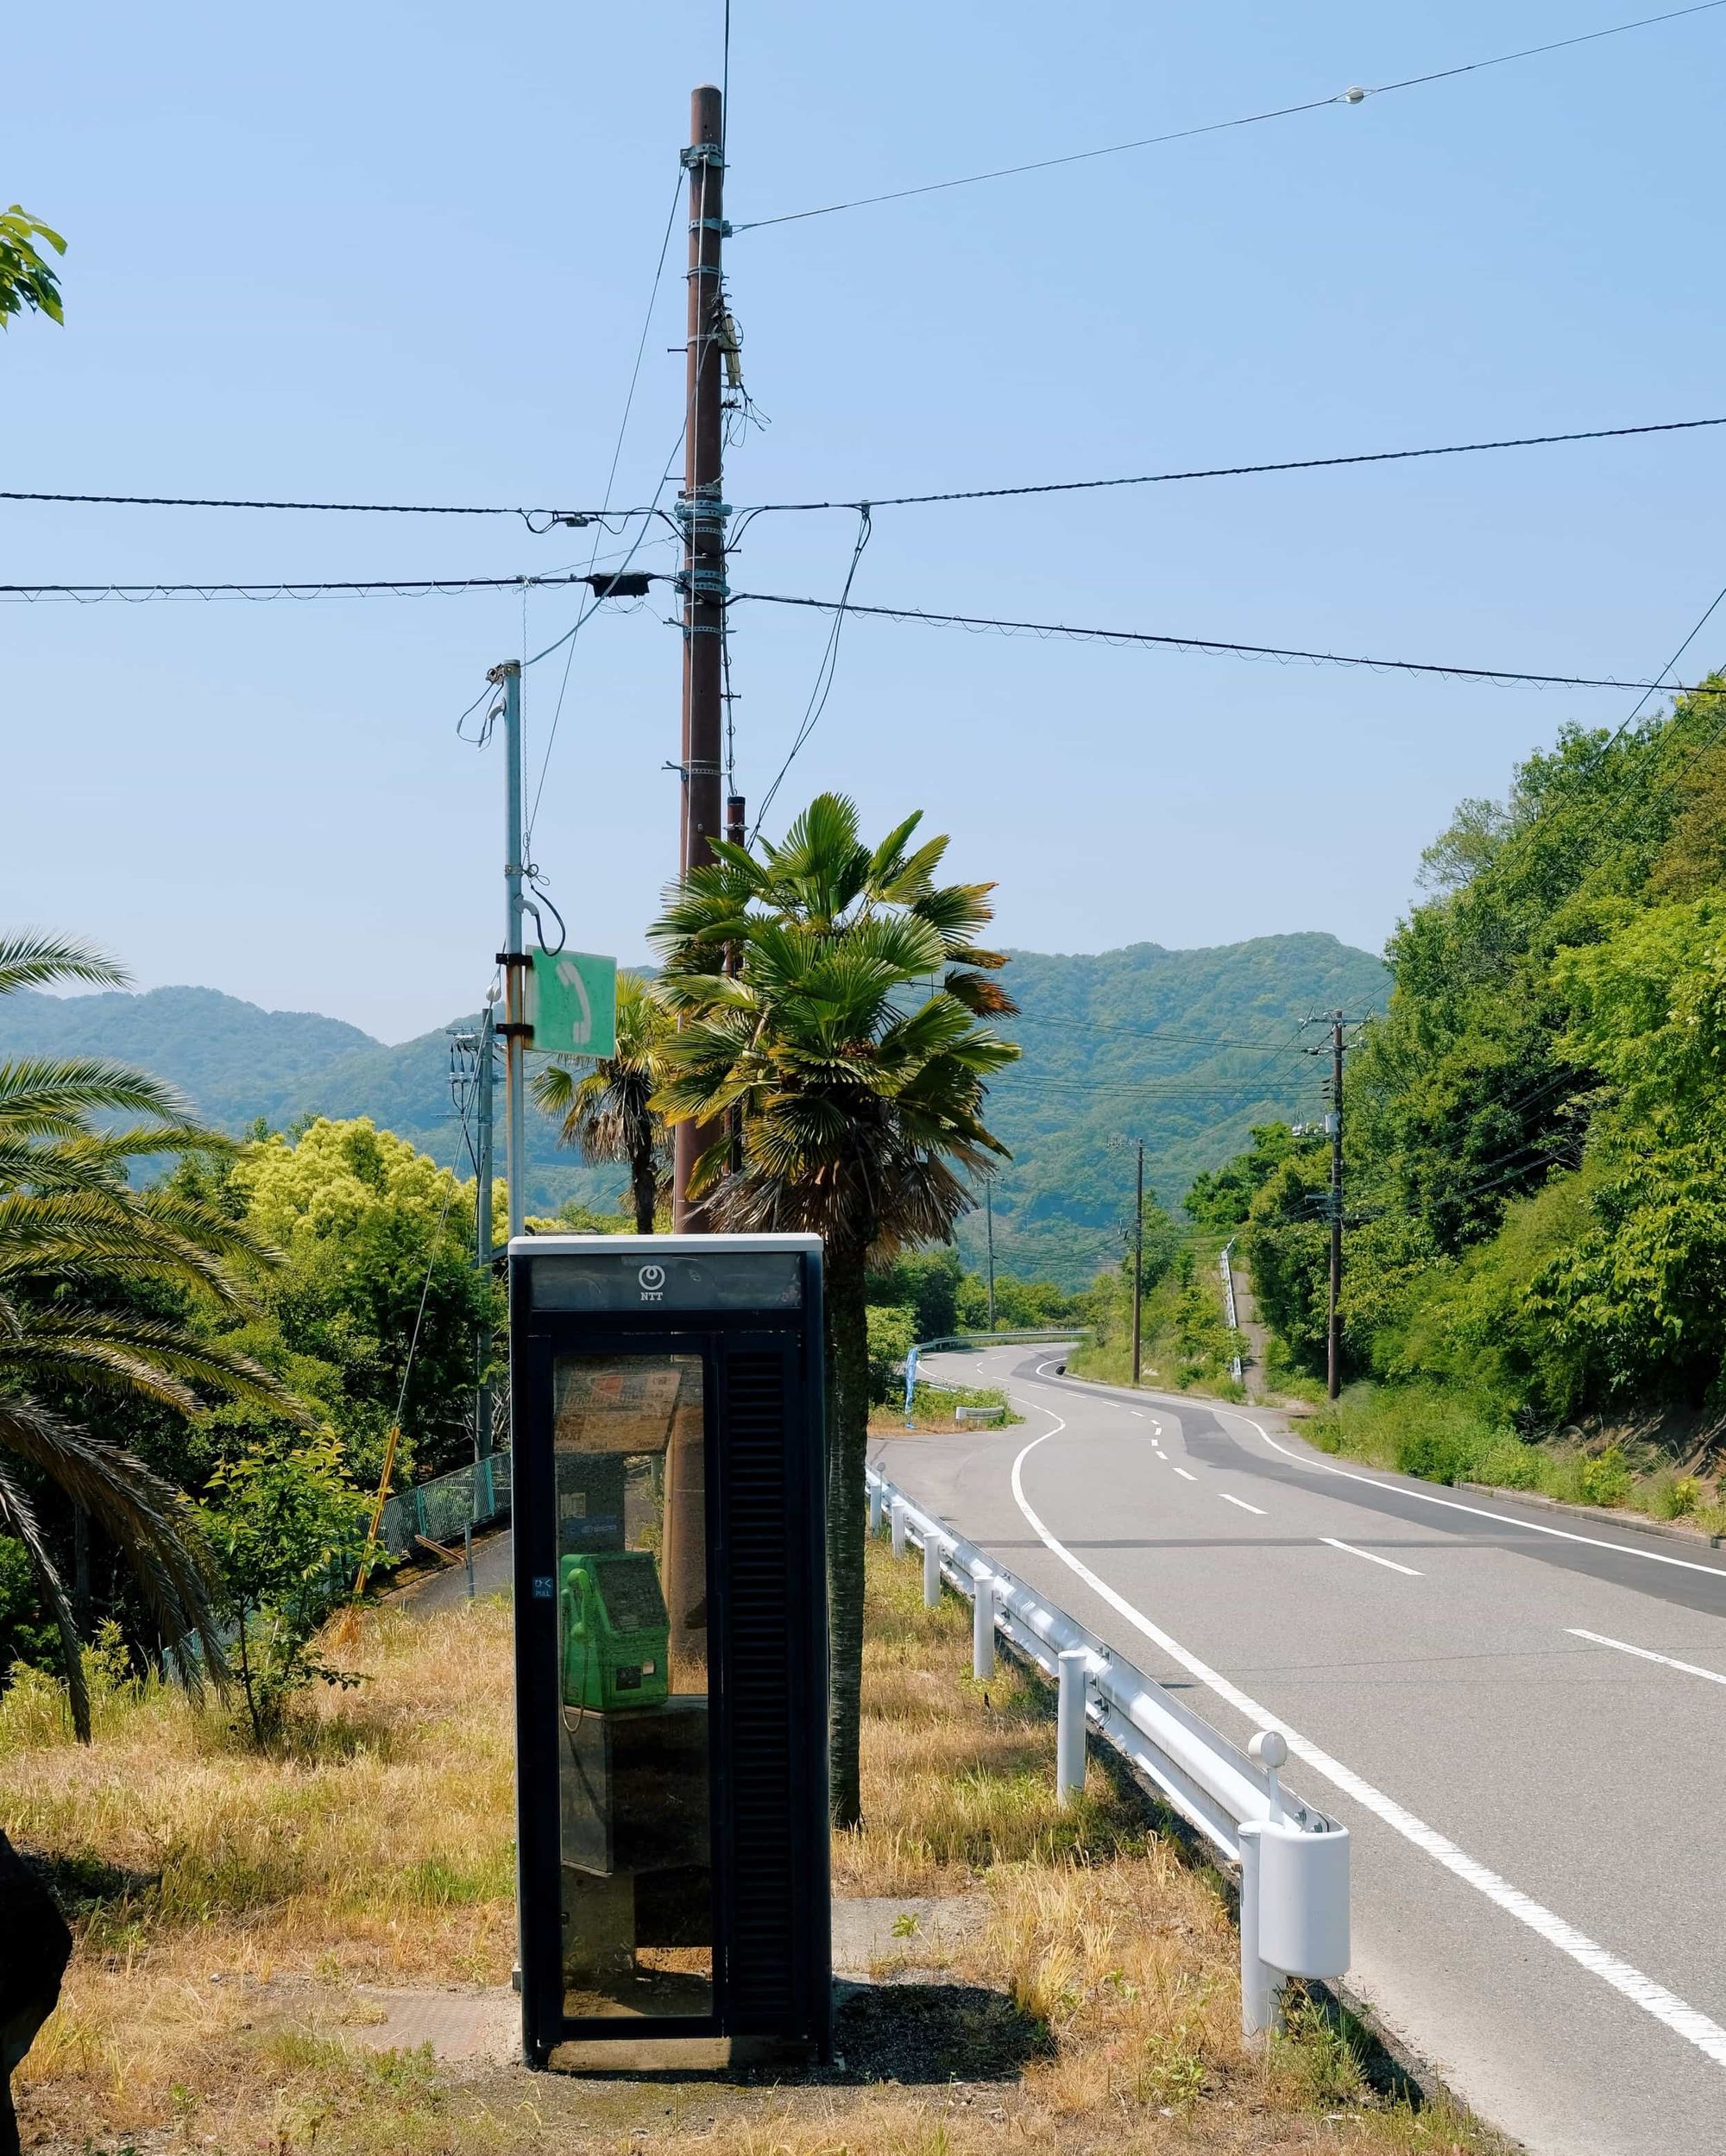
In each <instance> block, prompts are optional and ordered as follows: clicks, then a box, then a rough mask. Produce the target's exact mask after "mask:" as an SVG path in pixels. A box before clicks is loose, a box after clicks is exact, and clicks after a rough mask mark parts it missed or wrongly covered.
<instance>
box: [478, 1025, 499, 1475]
mask: <svg viewBox="0 0 1726 2156" xmlns="http://www.w3.org/2000/svg"><path fill="white" fill-rule="evenodd" d="M493 993H494V994H495V993H496V991H495V990H494V991H493ZM496 1021H497V1006H496V1005H495V1003H494V1002H492V1001H490V1000H489V999H488V1001H487V1004H486V1007H485V1010H484V1012H482V1015H481V1018H480V1032H479V1059H480V1060H479V1074H478V1075H479V1086H478V1092H479V1117H478V1120H479V1143H478V1144H477V1145H476V1147H475V1149H474V1150H475V1155H476V1158H475V1163H474V1167H475V1178H474V1182H475V1188H474V1260H475V1263H476V1265H477V1266H478V1268H479V1270H480V1272H481V1273H482V1275H483V1277H484V1279H485V1282H486V1284H487V1286H488V1287H489V1286H490V1284H491V1278H492V1259H491V1183H492V1146H493V1144H494V1133H493V1129H492V1115H493V1109H492V1079H493V1069H494V1066H493V1057H494V1054H495V1050H496V1032H495V1026H496ZM491 1349H492V1335H491V1328H490V1327H489V1326H485V1325H482V1327H480V1333H479V1341H478V1346H477V1352H478V1357H479V1367H478V1371H477V1372H476V1377H475V1385H474V1457H475V1458H476V1459H485V1458H486V1457H487V1456H488V1453H490V1451H491V1384H490V1381H489V1379H488V1377H487V1376H486V1372H487V1371H488V1369H489V1368H490V1367H491Z"/></svg>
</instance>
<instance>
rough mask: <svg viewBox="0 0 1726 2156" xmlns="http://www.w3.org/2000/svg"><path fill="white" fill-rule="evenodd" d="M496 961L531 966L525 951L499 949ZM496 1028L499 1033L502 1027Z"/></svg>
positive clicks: (530, 958) (529, 956)
mask: <svg viewBox="0 0 1726 2156" xmlns="http://www.w3.org/2000/svg"><path fill="white" fill-rule="evenodd" d="M497 962H498V964H499V965H500V966H531V965H532V963H533V960H532V955H530V954H529V953H528V952H526V951H500V952H499V953H498V954H497ZM496 1030H497V1031H499V1032H500V1033H501V1032H502V1031H503V1028H502V1026H501V1025H500V1026H499V1027H498V1028H497V1029H496Z"/></svg>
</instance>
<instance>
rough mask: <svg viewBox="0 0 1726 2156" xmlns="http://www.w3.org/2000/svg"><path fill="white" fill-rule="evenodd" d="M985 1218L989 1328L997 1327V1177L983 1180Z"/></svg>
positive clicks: (988, 1177) (986, 1177)
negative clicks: (987, 1235) (987, 1255)
mask: <svg viewBox="0 0 1726 2156" xmlns="http://www.w3.org/2000/svg"><path fill="white" fill-rule="evenodd" d="M983 1218H984V1220H986V1222H987V1223H988V1229H989V1330H990V1331H991V1332H993V1331H994V1329H995V1179H994V1177H993V1176H985V1178H984V1180H983Z"/></svg>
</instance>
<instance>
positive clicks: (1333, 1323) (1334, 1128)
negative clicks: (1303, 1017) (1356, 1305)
mask: <svg viewBox="0 0 1726 2156" xmlns="http://www.w3.org/2000/svg"><path fill="white" fill-rule="evenodd" d="M1330 1125H1331V1297H1330V1312H1329V1318H1328V1322H1327V1325H1326V1377H1327V1379H1328V1387H1327V1389H1328V1390H1329V1393H1330V1396H1331V1398H1332V1400H1334V1399H1335V1398H1336V1396H1337V1395H1338V1394H1339V1392H1340V1391H1341V1390H1342V1389H1343V1363H1342V1329H1341V1326H1340V1323H1339V1319H1338V1316H1337V1304H1338V1302H1339V1299H1340V1297H1341V1295H1342V1289H1343V1014H1342V1012H1340V1011H1333V1012H1332V1014H1331V1113H1330Z"/></svg>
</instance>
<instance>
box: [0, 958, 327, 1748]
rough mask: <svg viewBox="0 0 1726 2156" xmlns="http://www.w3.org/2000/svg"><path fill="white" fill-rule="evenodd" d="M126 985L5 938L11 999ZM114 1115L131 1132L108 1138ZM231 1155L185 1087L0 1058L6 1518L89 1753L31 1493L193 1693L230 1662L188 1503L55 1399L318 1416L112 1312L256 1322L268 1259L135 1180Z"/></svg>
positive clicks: (79, 962)
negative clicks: (184, 1308) (147, 1164)
mask: <svg viewBox="0 0 1726 2156" xmlns="http://www.w3.org/2000/svg"><path fill="white" fill-rule="evenodd" d="M122 979H123V975H122V974H120V972H119V970H118V968H116V967H114V966H112V965H110V963H109V961H107V960H105V959H104V958H103V957H102V956H101V955H99V954H98V953H97V952H94V951H91V949H88V947H87V946H85V945H83V944H80V943H77V942H69V941H66V940H64V939H58V938H54V937H47V936H10V937H4V938H0V994H4V993H8V992H9V991H10V990H13V989H17V988H23V987H41V986H43V985H45V984H48V983H52V982H54V981H58V980H80V981H93V982H100V983H104V984H107V983H118V982H119V981H120V980H122ZM112 1116H123V1117H128V1118H131V1119H133V1120H132V1121H130V1122H129V1123H128V1124H127V1125H124V1126H123V1127H121V1128H111V1127H110V1128H104V1127H103V1121H102V1119H106V1118H109V1117H112ZM225 1144H228V1141H227V1140H225V1139H224V1138H219V1137H218V1136H217V1134H216V1133H214V1132H210V1131H206V1130H205V1129H203V1128H201V1127H200V1126H199V1125H198V1124H197V1123H196V1122H195V1120H194V1119H193V1118H192V1113H191V1110H190V1107H189V1106H188V1104H187V1102H186V1100H184V1098H183V1097H182V1096H181V1095H180V1093H179V1092H177V1091H176V1089H175V1088H174V1087H172V1086H169V1085H167V1084H165V1083H164V1082H163V1081H161V1080H160V1079H156V1078H152V1077H150V1076H148V1075H147V1074H145V1073H143V1072H140V1071H134V1070H130V1069H128V1068H127V1067H126V1066H124V1065H123V1064H120V1063H117V1062H111V1061H110V1060H109V1059H108V1058H106V1057H102V1056H67V1057H61V1058H51V1057H45V1056H24V1057H16V1058H13V1059H11V1060H9V1061H4V1062H0V1522H3V1524H4V1526H5V1527H6V1528H7V1529H8V1530H9V1532H10V1533H12V1534H13V1535H16V1537H17V1539H18V1541H20V1543H21V1544H22V1547H23V1548H24V1551H25V1554H26V1555H27V1557H28V1560H29V1563H30V1566H31V1567H32V1569H33V1571H34V1573H35V1577H36V1579H37V1581H38V1583H39V1585H40V1588H41V1594H42V1598H43V1600H44V1602H45V1603H46V1604H47V1607H48V1608H49V1610H50V1611H52V1612H53V1614H54V1619H55V1622H56V1623H57V1624H58V1625H59V1626H60V1634H61V1638H62V1641H63V1642H64V1644H65V1647H66V1680H67V1687H68V1693H69V1697H70V1704H71V1708H72V1720H73V1724H74V1726H75V1728H76V1729H77V1730H78V1733H79V1736H80V1737H86V1738H87V1737H88V1736H89V1733H90V1703H89V1698H88V1693H87V1689H86V1687H85V1682H84V1678H83V1672H82V1665H81V1661H80V1659H79V1649H78V1639H77V1633H76V1630H75V1627H74V1626H73V1623H72V1613H71V1610H70V1607H69V1605H68V1604H67V1600H66V1592H65V1589H64V1585H63V1583H62V1582H61V1580H60V1576H59V1574H58V1573H57V1571H56V1570H55V1567H54V1563H53V1560H52V1556H51V1554H50V1550H49V1546H48V1542H47V1537H46V1535H45V1534H44V1531H43V1529H42V1524H41V1517H40V1516H39V1514H38V1511H37V1510H36V1504H35V1497H34V1496H33V1492H32V1486H31V1482H32V1481H33V1482H34V1483H35V1484H39V1485H49V1486H52V1487H54V1489H57V1490H58V1491H60V1493H61V1495H62V1496H63V1497H66V1499H68V1500H69V1501H70V1502H71V1503H72V1504H73V1505H75V1506H78V1507H79V1508H81V1509H82V1510H84V1511H85V1512H87V1513H88V1514H89V1515H90V1516H91V1518H92V1519H93V1520H95V1521H96V1522H98V1525H99V1526H100V1527H101V1528H102V1529H104V1532H105V1533H106V1534H107V1535H109V1537H110V1539H111V1541H113V1542H114V1544H115V1546H116V1547H117V1549H118V1550H119V1551H120V1552H121V1554H122V1555H123V1557H124V1559H125V1560H126V1562H127V1564H128V1565H129V1568H130V1570H131V1571H132V1573H133V1574H134V1576H135V1579H137V1582H138V1585H139V1588H140V1591H141V1592H142V1595H143V1598H144V1601H145V1604H146V1606H147V1607H148V1610H149V1611H150V1612H151V1614H152V1616H153V1617H154V1620H155V1623H156V1624H157V1626H158V1627H159V1629H160V1631H161V1638H162V1643H163V1649H164V1652H165V1653H166V1654H167V1656H168V1658H169V1659H170V1661H173V1662H174V1663H175V1664H177V1665H178V1666H179V1667H180V1669H181V1671H182V1673H183V1674H184V1675H185V1676H186V1679H187V1680H188V1681H189V1682H191V1683H192V1684H194V1685H197V1684H201V1683H203V1682H204V1681H205V1679H206V1678H209V1679H213V1680H215V1681H216V1682H217V1683H218V1684H220V1683H224V1682H225V1681H226V1678H227V1665H226V1663H225V1661H224V1656H223V1652H222V1642H221V1636H220V1633H219V1631H218V1629H217V1621H216V1615H215V1571H214V1566H213V1562H212V1560H211V1554H210V1552H209V1551H208V1549H207V1548H206V1547H205V1541H204V1539H203V1535H202V1534H201V1532H200V1530H199V1529H198V1523H197V1520H196V1517H195V1515H194V1514H193V1512H192V1507H191V1505H190V1504H189V1503H188V1502H187V1500H186V1497H185V1496H184V1494H183V1493H182V1492H181V1491H178V1490H176V1489H174V1488H173V1486H172V1485H170V1484H168V1483H167V1482H165V1481H163V1480H162V1478H161V1477H160V1476H158V1475H156V1474H155V1473H154V1472H152V1470H150V1469H149V1468H148V1467H147V1466H144V1464H143V1463H142V1461H141V1460H139V1459H136V1458H135V1457H134V1456H133V1455H132V1454H131V1453H129V1452H127V1451H125V1450H124V1449H123V1447H120V1446H118V1445H115V1444H113V1443H111V1442H110V1441H109V1440H107V1439H105V1438H103V1437H100V1436H98V1435H96V1434H93V1433H91V1431H89V1430H86V1429H84V1428H80V1427H79V1423H78V1422H76V1421H75V1420H74V1419H73V1418H72V1417H71V1416H70V1415H66V1413H64V1412H62V1411H60V1409H56V1408H54V1407H51V1406H49V1405H47V1400H48V1399H49V1398H54V1397H60V1398H66V1397H70V1398H73V1399H76V1398H77V1397H79V1396H80V1395H86V1396H87V1395H91V1393H93V1392H94V1391H97V1390H118V1391H119V1392H120V1393H122V1394H123V1395H126V1396H131V1397H134V1398H138V1399H148V1400H152V1401H155V1402H159V1403H163V1404H166V1405H167V1406H169V1407H172V1408H173V1409H178V1410H179V1411H180V1413H182V1414H186V1415H197V1414H199V1413H202V1412H203V1411H204V1410H205V1408H206V1407H207V1406H208V1405H209V1403H210V1402H211V1400H212V1399H215V1398H220V1397H223V1396H226V1397H229V1398H234V1399H243V1400H251V1401H257V1402H261V1403H267V1404H268V1405H269V1406H270V1407H272V1408H274V1409H276V1410H277V1411H279V1412H282V1413H286V1414H287V1415H290V1416H292V1417H293V1418H294V1419H295V1420H299V1421H304V1420H305V1419H306V1415H305V1410H304V1409H302V1408H301V1407H300V1406H299V1403H297V1402H296V1401H295V1400H294V1399H293V1396H292V1395H291V1394H289V1393H288V1392H287V1390H285V1388H284V1387H283V1386H282V1385H281V1384H280V1381H279V1380H278V1379H276V1378H274V1377H272V1376H271V1375H270V1374H269V1373H268V1371H265V1370H263V1369H262V1368H261V1367H260V1366H259V1365H257V1364H256V1363H255V1362H253V1361H251V1360H250V1359H249V1358H248V1357H246V1356H243V1355H239V1354H235V1353H233V1352H230V1351H228V1350H226V1349H224V1348H223V1347H222V1346H219V1344H217V1342H215V1341H212V1340H210V1339H208V1338H205V1336H204V1335H203V1334H201V1333H199V1332H198V1330H197V1329H196V1328H195V1327H193V1326H192V1325H190V1324H184V1325H183V1324H178V1323H175V1322H173V1321H171V1320H167V1319H159V1318H154V1317H142V1316H135V1315H130V1314H126V1313H125V1312H124V1311H123V1310H121V1311H117V1310H116V1309H115V1308H112V1307H111V1305H112V1303H113V1302H114V1300H115V1295H114V1291H115V1290H116V1289H117V1288H120V1287H123V1285H124V1284H125V1283H129V1282H132V1281H136V1280H138V1279H141V1278H148V1279H156V1280H166V1281H172V1282H175V1283H179V1284H180V1285H182V1286H184V1287H186V1288H189V1289H192V1290H193V1291H194V1293H195V1294H196V1295H198V1297H199V1298H200V1299H201V1300H202V1301H203V1302H205V1303H206V1304H213V1305H214V1306H216V1307H217V1308H222V1309H224V1310H226V1311H228V1312H230V1313H250V1312H252V1311H254V1310H255V1308H256V1307H257V1305H256V1297H255V1289H254V1283H255V1279H256V1278H257V1277H258V1275H259V1274H260V1273H261V1270H263V1269H264V1268H266V1267H267V1266H268V1264H270V1263H271V1262H272V1259H273V1257H274V1253H272V1252H271V1251H268V1250H267V1249H266V1248H264V1247H263V1246H262V1245H260V1244H259V1243H257V1242H256V1241H255V1239H253V1238H252V1237H251V1236H250V1235H249V1234H248V1232H246V1230H245V1228H244V1227H243V1226H242V1225H241V1224H240V1223H239V1222H237V1221H236V1220H231V1219H230V1218H229V1217H228V1216H227V1215H226V1214H224V1213H222V1212H220V1211H218V1210H217V1208H216V1207H213V1206H210V1205H205V1204H203V1203H201V1202H199V1201H197V1200H196V1199H192V1198H187V1197H186V1196H183V1195H179V1194H176V1193H173V1192H171V1191H166V1190H151V1191H139V1190H135V1189H134V1188H131V1186H130V1185H129V1183H128V1182H127V1181H126V1169H127V1168H128V1166H129V1163H131V1162H133V1161H135V1160H137V1159H140V1158H142V1157H147V1156H149V1155H152V1154H155V1155H161V1154H165V1153H166V1154H173V1153H182V1154H183V1153H186V1152H189V1151H208V1150H215V1149H217V1148H220V1147H222V1146H224V1145H225ZM20 1470H22V1471H23V1472H22V1473H21V1472H19V1471H20ZM27 1477H28V1478H31V1481H27V1479H26V1478H27Z"/></svg>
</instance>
